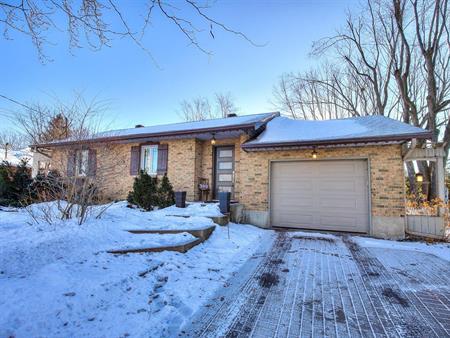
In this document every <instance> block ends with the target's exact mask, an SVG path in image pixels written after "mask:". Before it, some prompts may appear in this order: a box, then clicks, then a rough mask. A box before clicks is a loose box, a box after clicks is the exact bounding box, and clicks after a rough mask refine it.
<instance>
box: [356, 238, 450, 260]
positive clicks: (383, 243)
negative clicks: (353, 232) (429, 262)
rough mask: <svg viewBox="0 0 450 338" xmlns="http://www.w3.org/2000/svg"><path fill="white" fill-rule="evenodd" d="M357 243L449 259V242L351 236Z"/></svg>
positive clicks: (368, 246)
mask: <svg viewBox="0 0 450 338" xmlns="http://www.w3.org/2000/svg"><path fill="white" fill-rule="evenodd" d="M352 240H354V241H355V242H356V243H357V244H358V245H360V246H362V247H366V248H384V249H396V250H408V251H415V252H422V253H427V254H432V255H435V256H437V257H439V258H442V259H444V260H446V261H450V244H443V243H430V244H428V243H423V242H397V241H388V240H383V239H375V238H367V237H358V236H355V237H352Z"/></svg>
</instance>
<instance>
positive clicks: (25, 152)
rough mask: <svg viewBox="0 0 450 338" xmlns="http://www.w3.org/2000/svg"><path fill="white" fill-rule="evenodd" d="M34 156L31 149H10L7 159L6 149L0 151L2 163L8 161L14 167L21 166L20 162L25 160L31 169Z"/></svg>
mask: <svg viewBox="0 0 450 338" xmlns="http://www.w3.org/2000/svg"><path fill="white" fill-rule="evenodd" d="M32 158H33V154H32V152H31V151H30V149H29V148H24V149H20V150H12V149H8V156H7V157H6V158H5V149H0V162H3V161H7V162H8V163H9V164H11V165H13V166H17V165H19V164H20V161H21V160H23V159H25V160H28V163H27V167H31V162H32V161H31V160H32Z"/></svg>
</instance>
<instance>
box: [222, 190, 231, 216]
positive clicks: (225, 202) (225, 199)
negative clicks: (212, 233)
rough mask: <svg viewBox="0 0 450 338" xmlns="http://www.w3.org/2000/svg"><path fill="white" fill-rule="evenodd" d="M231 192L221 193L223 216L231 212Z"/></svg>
mask: <svg viewBox="0 0 450 338" xmlns="http://www.w3.org/2000/svg"><path fill="white" fill-rule="evenodd" d="M230 201H231V193H230V192H219V209H220V212H221V213H222V214H228V213H229V212H230Z"/></svg>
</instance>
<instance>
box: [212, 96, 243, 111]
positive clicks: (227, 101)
mask: <svg viewBox="0 0 450 338" xmlns="http://www.w3.org/2000/svg"><path fill="white" fill-rule="evenodd" d="M214 98H215V101H216V106H217V110H218V112H219V114H220V116H221V117H227V116H228V115H229V114H236V113H237V112H238V108H237V107H236V105H235V103H234V100H233V97H232V96H231V93H226V94H224V93H216V94H215V95H214Z"/></svg>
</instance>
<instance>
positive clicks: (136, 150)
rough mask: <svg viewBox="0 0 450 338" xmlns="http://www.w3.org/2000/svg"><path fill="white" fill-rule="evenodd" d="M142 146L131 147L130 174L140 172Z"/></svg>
mask: <svg viewBox="0 0 450 338" xmlns="http://www.w3.org/2000/svg"><path fill="white" fill-rule="evenodd" d="M140 148H141V147H139V146H133V147H131V157H130V175H137V174H138V173H139V162H140V159H139V157H140Z"/></svg>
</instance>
